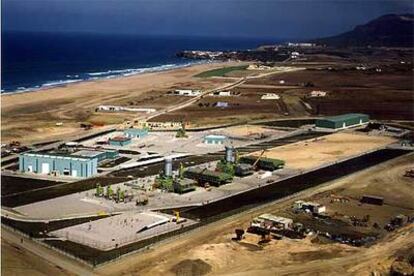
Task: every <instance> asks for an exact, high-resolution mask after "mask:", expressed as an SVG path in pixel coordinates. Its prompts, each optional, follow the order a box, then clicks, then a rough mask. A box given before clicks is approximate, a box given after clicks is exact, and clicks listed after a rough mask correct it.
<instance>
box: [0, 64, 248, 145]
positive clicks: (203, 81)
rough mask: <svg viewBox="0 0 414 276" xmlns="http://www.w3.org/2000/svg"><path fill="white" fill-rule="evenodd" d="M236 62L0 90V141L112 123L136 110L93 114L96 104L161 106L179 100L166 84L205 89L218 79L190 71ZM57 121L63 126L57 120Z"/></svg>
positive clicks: (62, 133) (63, 134)
mask: <svg viewBox="0 0 414 276" xmlns="http://www.w3.org/2000/svg"><path fill="white" fill-rule="evenodd" d="M234 64H240V63H238V62H221V61H220V62H210V63H202V64H199V63H198V64H191V65H188V66H185V67H180V68H171V69H170V70H162V71H156V72H144V73H140V74H134V75H130V76H120V77H116V78H111V79H105V78H102V79H97V80H89V81H82V82H76V83H70V84H67V85H64V86H59V87H47V88H46V89H39V90H36V91H30V92H25V93H8V94H2V100H1V108H2V127H1V134H2V135H1V136H2V137H1V138H2V141H5V142H8V141H14V140H18V141H20V142H23V143H34V142H41V141H43V140H44V139H45V138H48V139H49V138H50V139H54V138H55V137H68V136H70V135H73V133H76V132H79V131H80V130H81V129H80V128H79V125H80V123H83V122H88V123H92V124H94V125H95V126H97V127H99V126H103V125H118V124H121V123H122V122H123V121H124V120H125V119H127V120H128V119H132V118H133V117H134V118H135V117H137V115H138V114H134V113H132V114H129V113H128V114H127V113H96V112H95V109H96V107H97V106H99V105H131V103H134V104H139V105H141V106H145V107H147V108H155V109H162V108H165V107H167V106H169V105H171V104H177V103H179V102H180V101H183V100H184V99H180V98H168V97H165V96H163V95H165V93H166V91H168V90H171V89H179V88H183V89H184V88H186V89H201V90H203V89H211V88H214V87H216V86H219V85H222V84H223V83H224V81H223V80H215V79H208V78H196V77H194V76H195V75H197V74H199V73H201V72H204V71H208V70H212V69H217V68H221V67H226V66H232V65H234ZM60 122H62V123H63V125H59V126H58V125H57V123H60Z"/></svg>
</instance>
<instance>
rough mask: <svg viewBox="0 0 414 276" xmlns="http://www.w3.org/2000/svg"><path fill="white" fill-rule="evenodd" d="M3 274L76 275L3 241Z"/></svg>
mask: <svg viewBox="0 0 414 276" xmlns="http://www.w3.org/2000/svg"><path fill="white" fill-rule="evenodd" d="M1 251H2V254H1V274H2V275H7V276H21V275H32V276H50V275H75V274H72V273H69V272H68V271H66V270H64V269H62V268H60V267H58V266H56V265H53V264H50V263H48V262H46V261H45V260H44V259H42V258H40V257H38V256H36V255H33V254H31V253H29V252H27V251H25V250H23V249H22V248H20V247H18V246H16V245H14V244H10V243H8V242H7V241H5V240H4V239H1Z"/></svg>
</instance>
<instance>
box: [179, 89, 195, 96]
mask: <svg viewBox="0 0 414 276" xmlns="http://www.w3.org/2000/svg"><path fill="white" fill-rule="evenodd" d="M173 94H174V95H179V96H187V97H195V96H199V95H201V91H200V90H191V89H176V90H174V92H173Z"/></svg>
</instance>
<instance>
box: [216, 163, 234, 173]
mask: <svg viewBox="0 0 414 276" xmlns="http://www.w3.org/2000/svg"><path fill="white" fill-rule="evenodd" d="M216 168H217V170H218V171H219V172H222V173H226V174H230V175H234V173H235V171H234V170H235V163H230V162H227V161H226V160H220V161H219V162H218V163H217V166H216Z"/></svg>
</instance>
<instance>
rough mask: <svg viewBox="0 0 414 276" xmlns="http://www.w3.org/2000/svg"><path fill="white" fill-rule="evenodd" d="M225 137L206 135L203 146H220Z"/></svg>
mask: <svg viewBox="0 0 414 276" xmlns="http://www.w3.org/2000/svg"><path fill="white" fill-rule="evenodd" d="M226 139H227V137H226V136H224V135H207V136H204V144H208V145H222V144H223V143H224V142H225V141H226Z"/></svg>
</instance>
